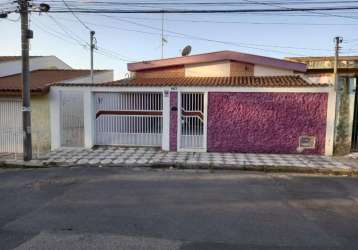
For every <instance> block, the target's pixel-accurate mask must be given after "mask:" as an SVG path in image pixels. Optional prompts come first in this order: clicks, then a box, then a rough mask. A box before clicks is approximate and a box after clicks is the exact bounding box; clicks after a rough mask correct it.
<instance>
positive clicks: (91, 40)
mask: <svg viewBox="0 0 358 250" xmlns="http://www.w3.org/2000/svg"><path fill="white" fill-rule="evenodd" d="M95 34H96V32H94V31H93V30H92V31H91V32H90V43H91V83H94V76H93V51H94V49H95V48H96V45H95V43H94V41H95V37H94V35H95Z"/></svg>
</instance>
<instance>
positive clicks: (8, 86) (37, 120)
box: [0, 58, 113, 153]
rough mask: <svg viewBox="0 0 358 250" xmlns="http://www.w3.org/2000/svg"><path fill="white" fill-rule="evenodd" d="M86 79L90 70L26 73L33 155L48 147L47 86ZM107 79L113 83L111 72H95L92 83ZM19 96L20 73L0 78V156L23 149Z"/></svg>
mask: <svg viewBox="0 0 358 250" xmlns="http://www.w3.org/2000/svg"><path fill="white" fill-rule="evenodd" d="M46 60H48V58H46ZM3 61H4V60H3ZM1 65H2V64H1V63H0V68H1ZM55 66H56V65H55ZM48 68H53V66H52V67H48ZM11 73H13V72H11ZM90 80H91V77H90V70H77V69H37V70H33V71H31V72H30V90H31V114H32V119H31V121H32V138H33V151H34V153H37V152H44V151H48V150H50V146H51V139H50V138H51V134H50V126H51V125H50V107H49V106H50V104H49V103H50V95H49V90H50V85H51V84H53V83H56V82H62V83H68V84H71V83H80V82H90ZM110 80H113V71H112V70H95V72H94V82H96V83H98V82H105V81H110ZM21 95H22V79H21V74H20V73H16V74H11V75H6V76H2V77H0V153H14V152H15V153H21V152H22V150H23V148H22V147H23V146H22V112H21V110H22V101H21Z"/></svg>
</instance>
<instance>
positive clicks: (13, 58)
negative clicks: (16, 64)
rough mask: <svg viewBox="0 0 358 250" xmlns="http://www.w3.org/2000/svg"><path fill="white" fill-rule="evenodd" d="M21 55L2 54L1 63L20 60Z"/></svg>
mask: <svg viewBox="0 0 358 250" xmlns="http://www.w3.org/2000/svg"><path fill="white" fill-rule="evenodd" d="M37 57H42V56H30V58H37ZM20 59H21V56H0V63H2V62H10V61H17V60H20Z"/></svg>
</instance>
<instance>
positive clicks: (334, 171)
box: [0, 162, 358, 176]
mask: <svg viewBox="0 0 358 250" xmlns="http://www.w3.org/2000/svg"><path fill="white" fill-rule="evenodd" d="M0 166H1V165H0ZM20 167H21V166H20ZM41 167H42V168H46V167H120V168H151V169H182V170H185V169H188V170H190V169H192V170H193V169H200V170H213V171H214V170H231V171H258V172H268V173H305V174H323V175H345V176H358V169H353V168H351V167H342V168H331V167H330V168H328V167H327V168H325V167H301V166H265V165H223V164H220V165H218V164H202V163H200V164H198V163H196V164H190V165H188V164H182V163H174V164H173V163H163V162H158V163H143V164H139V163H122V164H113V163H111V164H101V163H97V164H92V165H91V164H69V163H56V162H47V163H46V164H43V165H42V166H41ZM25 168H29V166H25Z"/></svg>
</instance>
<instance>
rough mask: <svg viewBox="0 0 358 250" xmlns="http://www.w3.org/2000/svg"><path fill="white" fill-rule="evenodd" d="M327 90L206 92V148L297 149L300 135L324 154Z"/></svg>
mask: <svg viewBox="0 0 358 250" xmlns="http://www.w3.org/2000/svg"><path fill="white" fill-rule="evenodd" d="M327 99H328V95H327V93H217V92H211V93H209V100H208V151H211V152H242V153H297V147H298V139H299V136H301V135H308V136H315V137H316V148H315V149H313V150H305V151H304V152H303V153H305V154H324V146H325V133H326V116H327Z"/></svg>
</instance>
